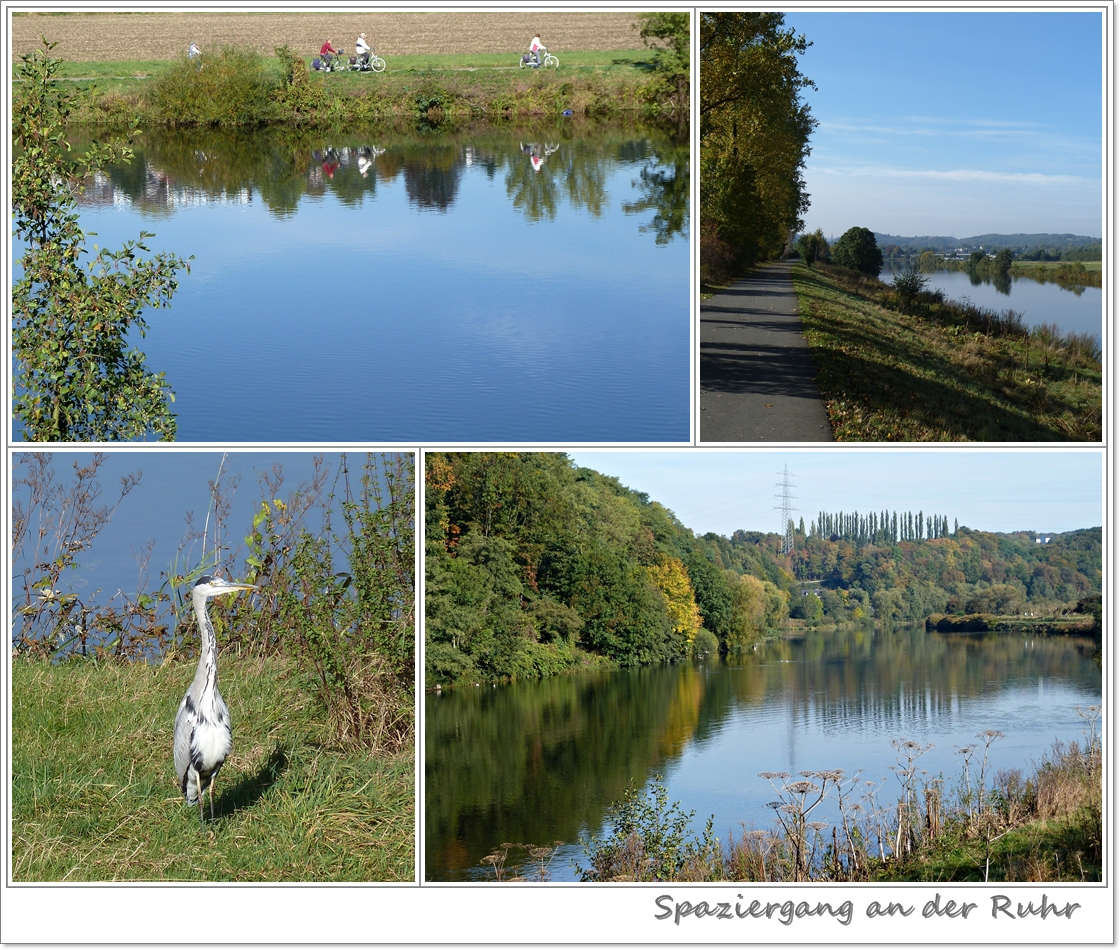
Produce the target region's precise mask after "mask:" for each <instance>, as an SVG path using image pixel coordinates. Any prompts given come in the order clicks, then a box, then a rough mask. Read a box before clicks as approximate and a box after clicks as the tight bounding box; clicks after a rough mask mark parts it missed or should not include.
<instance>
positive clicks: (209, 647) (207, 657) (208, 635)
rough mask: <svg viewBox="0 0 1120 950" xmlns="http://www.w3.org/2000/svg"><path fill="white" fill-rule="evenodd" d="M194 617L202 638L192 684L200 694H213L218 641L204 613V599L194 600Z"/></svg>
mask: <svg viewBox="0 0 1120 950" xmlns="http://www.w3.org/2000/svg"><path fill="white" fill-rule="evenodd" d="M194 615H195V618H196V619H197V620H198V632H199V635H200V636H201V637H202V655H201V656H199V658H198V669H197V670H196V671H195V674H194V682H195V686H196V687H197V688H198V690H199V691H200V693H202V694H206V693H213V692H214V691H215V690H217V688H218V639H217V637H215V636H214V625H213V624H212V623H211V622H210V615H209V613H207V611H206V598H205V597H195V598H194Z"/></svg>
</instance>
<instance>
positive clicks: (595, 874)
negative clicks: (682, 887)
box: [578, 776, 724, 881]
mask: <svg viewBox="0 0 1120 950" xmlns="http://www.w3.org/2000/svg"><path fill="white" fill-rule="evenodd" d="M668 801H669V796H668V792H667V791H666V789H665V785H664V783H663V782H662V781H661V778H660V777H659V776H654V779H653V781H652V782H651V783H650V790H649V793H648V794H646V795H643V794H642V793H641V792H640V791H638V790H637V789H635V788H634V787H633V785H630V786H628V787H627V789H626V792H625V795H624V796H623V799H622V801H620V802H617V803H616V804H615V805H614V806H613V807H612V809H611V814H610V817H609V819H608V820H609V821H610V825H611V831H610V834H608V835H605V836H604V837H602V838H593V839H592V840H591V841H590V842H589V843H587V844H586V845H585V847H586V850H587V853H588V856H589V857H590V858H591V867H589V868H582V867H581V868H578V870H579V872H580V880H581V881H681V880H689V881H705V880H717V881H718V880H722V879H723V876H724V875H723V850H722V848H721V846H720V843H719V839H718V838H716V837H713V835H712V822H711V819H709V820H708V824H707V827H706V828H705V830H704V836H703V838H702V840H700V841H696V840H695V839H692V840H687V841H686V836H687V834H688V823H689V822H690V821H691V820H692V817H693V815H695V814H696V813H695V812H692V811H690V812H688V813H685V812H683V811H681V808H680V803H679V802H674V803H673V804H672V805H669V804H668Z"/></svg>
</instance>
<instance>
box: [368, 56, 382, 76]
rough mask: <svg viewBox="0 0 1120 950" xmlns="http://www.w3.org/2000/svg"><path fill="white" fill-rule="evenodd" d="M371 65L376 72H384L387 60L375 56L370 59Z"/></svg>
mask: <svg viewBox="0 0 1120 950" xmlns="http://www.w3.org/2000/svg"><path fill="white" fill-rule="evenodd" d="M369 66H370V69H372V70H373V71H374V72H375V73H380V72H384V71H385V60H383V59H382V58H381V57H380V56H374V57H372V58H371V59H370V61H369Z"/></svg>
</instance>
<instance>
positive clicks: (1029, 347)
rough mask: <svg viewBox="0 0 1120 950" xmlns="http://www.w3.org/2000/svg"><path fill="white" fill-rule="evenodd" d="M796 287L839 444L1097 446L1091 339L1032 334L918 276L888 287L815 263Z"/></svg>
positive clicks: (1009, 315)
mask: <svg viewBox="0 0 1120 950" xmlns="http://www.w3.org/2000/svg"><path fill="white" fill-rule="evenodd" d="M793 284H794V289H795V291H796V292H797V295H798V300H799V303H800V314H801V321H802V324H803V326H804V328H805V336H806V339H807V340H808V341H809V345H810V347H811V348H812V350H813V359H814V361H815V362H816V364H817V368H818V376H817V382H818V384H819V386H820V388H821V394H822V396H823V397H824V401H825V406H826V408H827V410H828V414H829V421H830V423H831V425H832V431H833V433H834V434H835V436H836V438H837V439H838V440H840V441H867V442H917V441H996V442H1003V441H1015V442H1019V441H1027V442H1035V441H1088V442H1093V441H1098V440H1099V439H1100V438H1101V403H1102V383H1101V352H1100V346H1099V344H1098V343H1097V342H1096V340H1095V339H1093V338H1092V337H1089V336H1087V335H1081V334H1068V333H1062V332H1061V331H1060V330H1058V329H1057V328H1056V327H1053V326H1040V327H1035V328H1033V329H1028V328H1027V327H1026V326H1024V324H1023V322H1022V316H1021V315H1020V314H1017V313H1016V312H1015V311H1012V310H1007V311H1004V312H1002V313H998V312H996V311H992V310H988V309H985V308H982V307H977V306H975V305H972V304H970V303H967V302H965V303H962V302H956V301H952V300H947V299H946V298H945V296H944V294H942V293H940V292H935V291H927V290H925V289H924V285H923V283H922V281H921V279H920V274H919V275H917V277H916V279H915V280H913V281H910V282H909V283H906V282H905V281H904V282H903V283H902V284H899V282H898V281H897V280H896V282H895V283H894V284H893V285H892V284H885V283H883V282H881V281H879V280H878V279H877V278H874V277H869V276H867V275H865V274H860V273H858V272H854V271H850V270H847V269H846V268H839V267H836V266H834V265H828V264H823V263H819V264H817V265H816V266H814V267H813V268H809V267H807V266H806V265H805V264H803V263H798V264H795V265H794V268H793Z"/></svg>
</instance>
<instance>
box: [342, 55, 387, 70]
mask: <svg viewBox="0 0 1120 950" xmlns="http://www.w3.org/2000/svg"><path fill="white" fill-rule="evenodd" d="M347 68H348V69H351V70H353V71H355V72H359V73H380V72H383V71H384V69H385V60H383V59H382V58H381V57H380V56H378V55H377V54H376V53H370V54H369V59H366V60H363V59H362V58H361V57H359V56H351V57H350V64H349V66H348V67H347Z"/></svg>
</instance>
